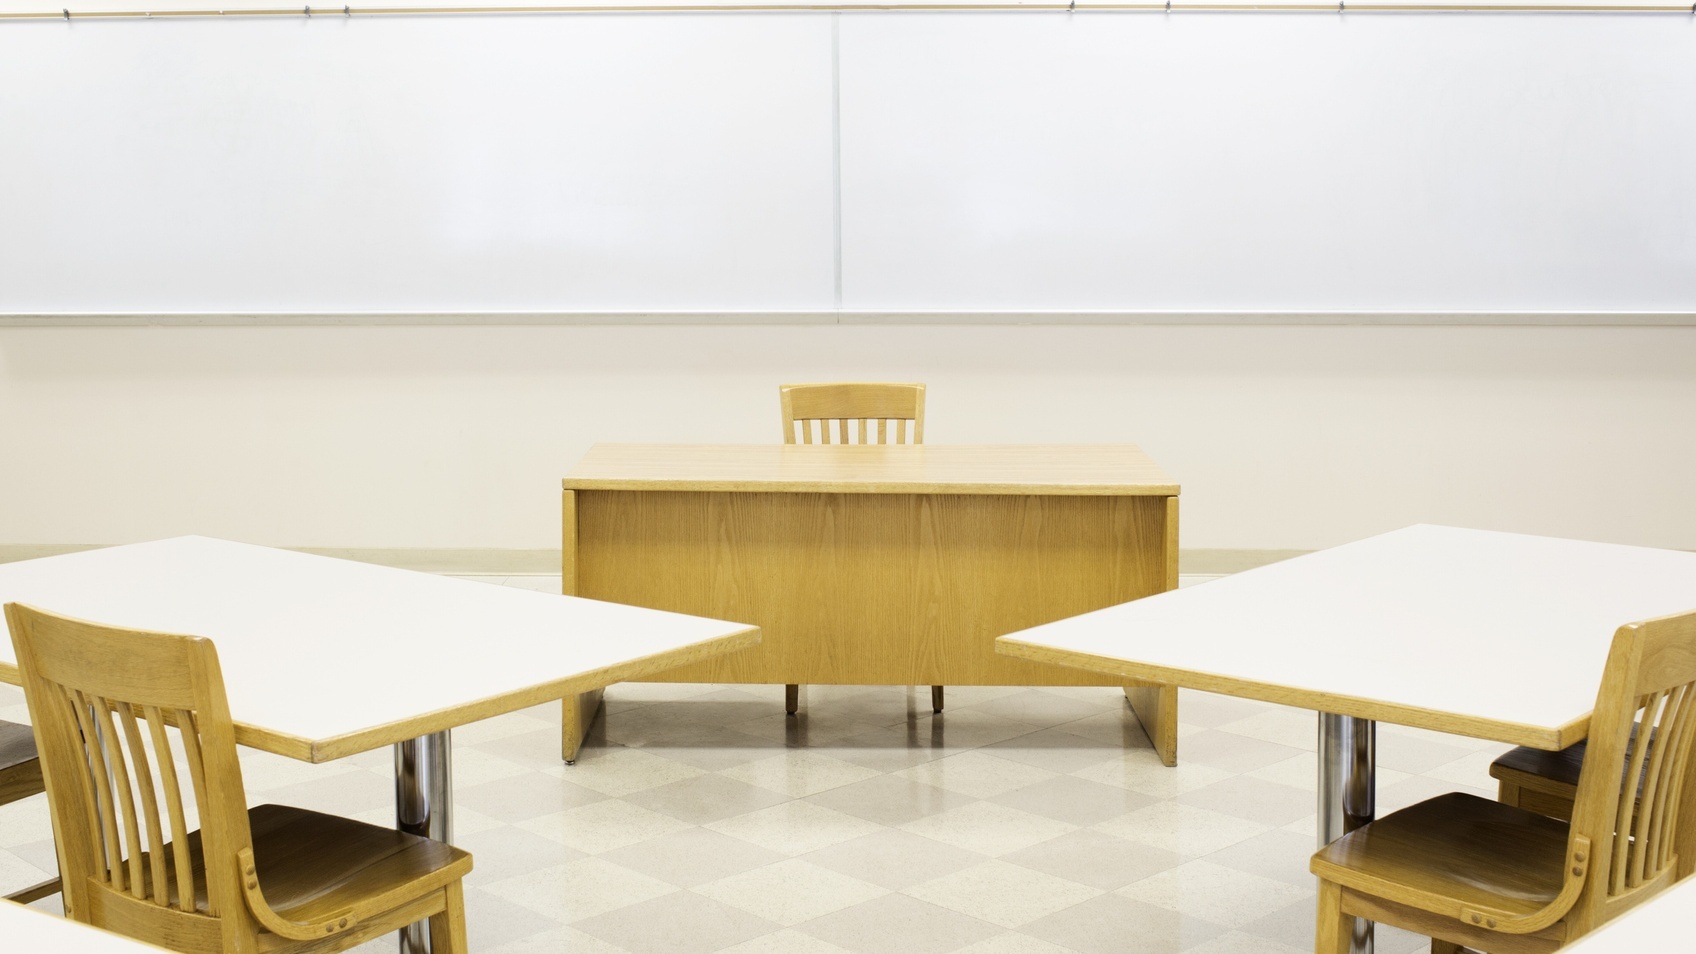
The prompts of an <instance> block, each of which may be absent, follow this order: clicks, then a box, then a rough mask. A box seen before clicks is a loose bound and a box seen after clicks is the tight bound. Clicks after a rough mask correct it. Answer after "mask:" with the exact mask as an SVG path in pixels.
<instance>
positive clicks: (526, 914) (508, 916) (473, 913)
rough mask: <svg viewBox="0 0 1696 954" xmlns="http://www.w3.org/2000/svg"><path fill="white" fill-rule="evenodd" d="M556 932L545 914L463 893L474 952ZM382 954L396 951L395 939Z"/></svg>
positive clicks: (503, 900)
mask: <svg viewBox="0 0 1696 954" xmlns="http://www.w3.org/2000/svg"><path fill="white" fill-rule="evenodd" d="M558 928H559V921H558V919H557V918H555V917H553V916H552V914H551V912H548V911H546V910H543V911H537V910H535V909H533V908H528V907H525V906H524V905H521V904H517V903H515V902H513V901H511V900H508V899H506V898H503V897H500V896H499V895H494V894H490V893H489V892H487V891H483V890H480V889H478V888H472V887H468V888H466V889H465V935H466V942H467V946H468V947H469V948H470V949H471V950H473V951H486V950H489V949H490V948H495V947H500V946H502V945H506V944H511V943H515V942H518V941H522V940H525V939H527V938H531V937H535V936H536V935H538V934H545V933H547V932H549V931H554V930H557V929H558ZM387 941H388V944H387V945H381V946H380V947H381V948H383V949H382V951H381V954H390V952H392V951H394V950H395V949H396V946H397V945H396V943H395V938H393V937H390V938H387Z"/></svg>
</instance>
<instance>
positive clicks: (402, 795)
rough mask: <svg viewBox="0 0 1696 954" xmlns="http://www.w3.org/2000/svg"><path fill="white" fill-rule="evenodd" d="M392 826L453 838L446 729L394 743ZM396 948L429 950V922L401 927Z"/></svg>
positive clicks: (417, 953) (410, 952)
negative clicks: (398, 946)
mask: <svg viewBox="0 0 1696 954" xmlns="http://www.w3.org/2000/svg"><path fill="white" fill-rule="evenodd" d="M395 827H396V828H398V829H400V830H401V831H404V832H406V833H408V834H411V835H424V836H426V837H429V838H434V839H436V840H437V841H444V842H448V843H450V844H451V843H452V842H453V748H452V741H451V739H450V738H449V735H448V733H447V732H445V731H443V732H434V733H431V734H430V735H426V736H420V737H419V738H416V739H409V740H407V741H405V742H396V743H395ZM400 951H401V954H429V952H430V925H429V922H427V921H420V922H418V923H417V924H412V925H408V926H407V927H406V929H405V930H403V931H401V932H400Z"/></svg>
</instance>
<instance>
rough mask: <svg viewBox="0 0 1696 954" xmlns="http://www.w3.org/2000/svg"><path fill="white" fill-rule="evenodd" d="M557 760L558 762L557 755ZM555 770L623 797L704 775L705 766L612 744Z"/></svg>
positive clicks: (578, 782)
mask: <svg viewBox="0 0 1696 954" xmlns="http://www.w3.org/2000/svg"><path fill="white" fill-rule="evenodd" d="M555 761H556V762H557V761H558V758H557V756H556V758H555ZM550 768H551V769H552V773H553V774H556V775H558V776H559V777H560V778H563V779H565V780H566V781H569V782H571V784H573V785H579V786H582V787H583V788H587V789H591V790H593V791H596V792H600V793H601V794H602V795H610V796H613V797H614V798H619V797H623V796H625V795H629V794H631V793H633V792H640V791H644V790H646V789H650V788H658V787H659V786H661V785H668V784H670V783H672V782H678V781H682V780H683V779H686V778H694V777H696V776H697V775H703V774H705V772H703V771H702V770H701V769H698V768H696V767H695V766H693V765H684V764H683V763H681V762H674V761H672V760H671V759H667V758H661V757H660V756H658V755H654V754H652V753H649V752H643V751H642V750H641V749H627V748H623V747H611V748H605V749H597V750H594V751H591V752H585V753H583V754H582V755H581V756H580V757H579V758H578V760H577V764H576V765H555V766H551V767H550Z"/></svg>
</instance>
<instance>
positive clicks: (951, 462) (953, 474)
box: [564, 444, 1178, 497]
mask: <svg viewBox="0 0 1696 954" xmlns="http://www.w3.org/2000/svg"><path fill="white" fill-rule="evenodd" d="M564 487H565V489H566V490H673V491H727V492H813V493H844V494H884V493H908V494H1039V495H1042V496H1069V495H1074V494H1076V495H1085V496H1088V495H1106V496H1136V495H1147V496H1153V497H1171V496H1175V495H1177V493H1178V484H1177V482H1176V481H1174V480H1173V479H1172V478H1171V477H1170V476H1168V475H1167V474H1166V472H1165V471H1163V470H1161V469H1160V467H1159V465H1157V464H1156V463H1154V461H1152V460H1150V459H1149V457H1148V455H1146V454H1144V453H1143V452H1142V451H1141V450H1140V449H1139V448H1137V447H1136V446H1135V445H1133V444H1087V445H1078V444H1057V445H1041V444H1017V445H971V444H908V445H896V444H850V445H836V444H832V445H823V446H821V445H817V444H813V445H807V444H746V445H744V444H720V445H696V444H596V445H595V446H594V447H592V448H590V449H589V453H588V454H586V455H584V457H583V459H582V460H581V461H580V462H578V464H577V466H576V467H574V468H572V470H571V473H569V474H568V475H566V477H565V481H564Z"/></svg>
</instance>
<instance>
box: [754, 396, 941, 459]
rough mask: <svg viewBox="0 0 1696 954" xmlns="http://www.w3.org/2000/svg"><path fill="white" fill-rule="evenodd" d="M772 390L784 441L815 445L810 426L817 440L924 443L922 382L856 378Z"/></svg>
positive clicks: (856, 442)
mask: <svg viewBox="0 0 1696 954" xmlns="http://www.w3.org/2000/svg"><path fill="white" fill-rule="evenodd" d="M777 393H778V403H779V405H780V407H781V410H782V412H783V443H785V444H812V443H815V442H814V440H813V434H814V432H815V430H816V431H817V433H818V436H819V440H818V441H817V443H820V444H909V443H910V444H923V443H924V441H925V386H924V385H922V384H880V383H874V382H858V381H856V382H844V383H836V384H780V385H778V388H777ZM815 422H816V423H817V427H816V428H815V427H814V424H815ZM909 425H911V427H910V428H909ZM797 438H799V439H797Z"/></svg>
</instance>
